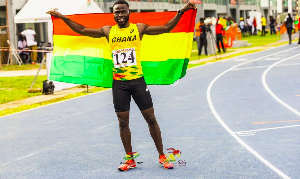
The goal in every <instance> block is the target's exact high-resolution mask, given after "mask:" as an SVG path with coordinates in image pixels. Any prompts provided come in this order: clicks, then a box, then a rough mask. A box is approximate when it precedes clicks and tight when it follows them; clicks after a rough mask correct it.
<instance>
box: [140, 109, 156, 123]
mask: <svg viewBox="0 0 300 179" xmlns="http://www.w3.org/2000/svg"><path fill="white" fill-rule="evenodd" d="M142 114H143V116H144V118H145V120H146V122H147V123H148V124H149V125H151V124H155V123H156V118H155V115H154V109H153V108H149V109H146V110H143V111H142Z"/></svg>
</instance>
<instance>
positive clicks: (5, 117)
mask: <svg viewBox="0 0 300 179" xmlns="http://www.w3.org/2000/svg"><path fill="white" fill-rule="evenodd" d="M110 90H111V88H109V89H104V90H103V91H98V92H95V93H91V94H87V95H84V96H79V97H75V98H71V99H66V100H63V101H58V102H55V103H51V104H46V105H43V106H39V107H36V108H31V109H26V110H24V111H20V112H16V113H13V114H8V115H5V116H0V119H1V118H4V119H8V118H7V117H8V116H13V115H16V114H21V113H25V112H27V111H33V110H36V109H39V108H44V107H47V106H52V105H56V104H59V103H64V102H66V101H71V100H75V99H78V98H83V97H86V96H90V95H94V94H98V93H103V92H106V91H110ZM10 120H11V119H10Z"/></svg>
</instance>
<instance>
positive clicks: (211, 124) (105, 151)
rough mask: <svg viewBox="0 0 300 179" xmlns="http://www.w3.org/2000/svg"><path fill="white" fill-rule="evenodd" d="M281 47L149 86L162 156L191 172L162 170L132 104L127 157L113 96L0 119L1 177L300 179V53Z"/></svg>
mask: <svg viewBox="0 0 300 179" xmlns="http://www.w3.org/2000/svg"><path fill="white" fill-rule="evenodd" d="M299 50H300V49H299V47H296V46H294V45H285V46H280V47H276V48H272V49H269V50H266V51H263V52H258V53H253V54H250V55H244V56H240V57H236V58H232V59H229V60H223V61H219V62H217V63H212V64H208V65H205V66H200V67H196V68H192V69H189V70H188V72H187V76H186V77H184V78H183V79H181V80H179V82H178V84H177V85H170V86H149V89H150V91H151V93H152V97H153V101H154V107H155V113H156V117H157V119H158V122H159V125H160V128H161V131H162V136H163V141H164V148H165V149H167V148H170V147H173V148H175V149H179V150H181V151H182V155H181V157H180V158H178V159H181V160H184V161H185V162H186V166H177V167H176V168H174V169H173V170H164V169H162V168H161V166H160V165H158V155H157V152H156V148H155V146H154V143H153V141H152V139H151V137H150V135H149V132H148V128H147V124H146V122H145V121H144V120H143V118H142V116H141V114H140V112H139V110H138V109H137V107H136V105H135V104H134V103H133V102H132V103H131V104H132V107H131V114H130V115H131V121H130V127H131V132H132V143H133V149H134V150H135V151H138V152H139V153H140V154H141V155H140V156H139V157H138V158H137V161H140V162H143V163H142V164H139V165H138V167H137V168H135V169H132V170H129V171H127V172H119V171H117V167H118V166H119V164H120V162H121V161H122V157H123V155H124V150H123V146H122V144H121V140H120V137H119V132H118V123H117V119H116V116H115V113H114V109H113V104H112V95H111V90H107V91H104V92H99V93H94V94H91V95H88V96H84V97H80V98H76V99H72V100H68V101H64V102H60V103H55V104H52V105H48V106H45V107H41V108H36V109H33V110H28V111H25V112H21V113H17V114H14V115H9V116H6V117H2V118H0V148H1V153H0V178H1V179H2V178H3V179H7V178H30V179H35V178H222V179H223V178H268V179H269V178H272V179H273V178H299V177H300V169H299V166H300V160H299V159H300V118H299V116H300V80H299V76H300V70H299V67H300V54H299Z"/></svg>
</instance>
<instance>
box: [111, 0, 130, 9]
mask: <svg viewBox="0 0 300 179" xmlns="http://www.w3.org/2000/svg"><path fill="white" fill-rule="evenodd" d="M117 4H126V5H127V7H128V8H129V4H128V2H127V1H125V0H117V1H116V2H115V3H114V5H113V8H114V6H115V5H117Z"/></svg>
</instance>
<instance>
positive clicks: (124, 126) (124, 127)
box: [116, 111, 132, 154]
mask: <svg viewBox="0 0 300 179" xmlns="http://www.w3.org/2000/svg"><path fill="white" fill-rule="evenodd" d="M116 113H117V117H118V120H119V130H120V137H121V140H122V143H123V146H124V149H125V152H126V153H127V154H128V153H132V146H131V132H130V128H129V111H125V112H116Z"/></svg>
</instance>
